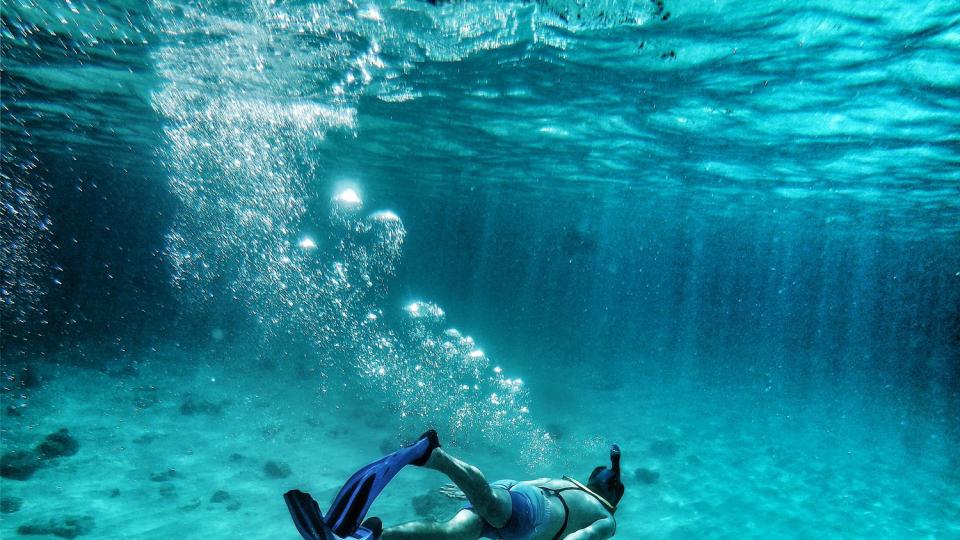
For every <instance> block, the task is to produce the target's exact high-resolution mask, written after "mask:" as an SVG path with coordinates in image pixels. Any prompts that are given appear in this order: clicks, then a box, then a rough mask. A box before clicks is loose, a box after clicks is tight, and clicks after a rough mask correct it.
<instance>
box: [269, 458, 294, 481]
mask: <svg viewBox="0 0 960 540" xmlns="http://www.w3.org/2000/svg"><path fill="white" fill-rule="evenodd" d="M263 472H264V473H266V474H267V476H268V477H270V478H286V477H288V476H290V472H291V471H290V466H289V465H287V464H286V463H284V462H282V461H268V462H266V463H264V465H263Z"/></svg>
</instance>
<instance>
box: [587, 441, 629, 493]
mask: <svg viewBox="0 0 960 540" xmlns="http://www.w3.org/2000/svg"><path fill="white" fill-rule="evenodd" d="M587 487H589V488H590V489H591V490H592V491H594V492H596V493H597V494H598V495H600V496H602V497H603V498H604V499H606V500H607V501H608V502H609V503H610V504H612V505H613V506H616V505H617V504H618V503H619V502H620V499H621V498H623V491H624V487H623V484H622V483H621V482H620V447H619V446H617V445H616V444H615V445H613V446H611V447H610V467H597V468H596V469H594V470H593V473H591V474H590V480H589V481H588V482H587Z"/></svg>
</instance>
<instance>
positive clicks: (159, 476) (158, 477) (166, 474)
mask: <svg viewBox="0 0 960 540" xmlns="http://www.w3.org/2000/svg"><path fill="white" fill-rule="evenodd" d="M177 478H181V476H180V473H178V472H177V470H176V469H168V470H166V471H163V472H158V473H150V480H152V481H154V482H169V481H170V480H174V479H177Z"/></svg>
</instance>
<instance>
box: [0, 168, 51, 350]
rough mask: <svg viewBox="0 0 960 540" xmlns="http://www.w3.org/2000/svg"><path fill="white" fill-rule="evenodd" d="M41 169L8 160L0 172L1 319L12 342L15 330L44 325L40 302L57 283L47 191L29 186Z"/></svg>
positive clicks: (40, 185)
mask: <svg viewBox="0 0 960 540" xmlns="http://www.w3.org/2000/svg"><path fill="white" fill-rule="evenodd" d="M8 157H9V158H10V159H8ZM36 165H37V162H36V160H35V159H33V158H28V159H14V158H13V157H12V156H8V155H4V166H3V169H2V172H0V201H2V204H0V261H2V262H0V307H2V312H0V318H2V319H3V320H4V321H5V323H4V326H5V328H4V332H5V333H6V334H7V337H10V331H11V327H12V326H15V325H19V324H24V323H29V322H33V321H39V322H40V323H42V322H43V320H44V319H43V315H44V314H43V313H42V309H43V308H42V302H41V300H42V299H43V296H44V294H45V293H46V291H47V288H48V287H49V286H50V285H51V284H56V283H57V275H56V273H55V270H56V269H55V268H51V266H50V262H49V261H48V260H47V254H48V253H49V252H50V250H51V248H52V247H53V233H52V231H51V229H50V227H51V222H50V217H49V216H48V215H47V214H46V210H45V201H44V197H45V191H46V189H45V185H43V184H33V185H31V183H30V182H29V181H28V180H27V178H29V177H30V176H31V170H32V169H34V168H35V167H36Z"/></svg>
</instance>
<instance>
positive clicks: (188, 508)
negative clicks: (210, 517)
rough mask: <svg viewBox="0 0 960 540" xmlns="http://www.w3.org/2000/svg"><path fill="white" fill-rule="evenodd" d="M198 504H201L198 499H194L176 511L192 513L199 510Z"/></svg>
mask: <svg viewBox="0 0 960 540" xmlns="http://www.w3.org/2000/svg"><path fill="white" fill-rule="evenodd" d="M200 504H201V502H200V499H194V500H192V501H190V502H188V503H187V504H185V505H183V506H181V507H179V508H178V510H180V511H181V512H192V511H194V510H196V509H197V508H200Z"/></svg>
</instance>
